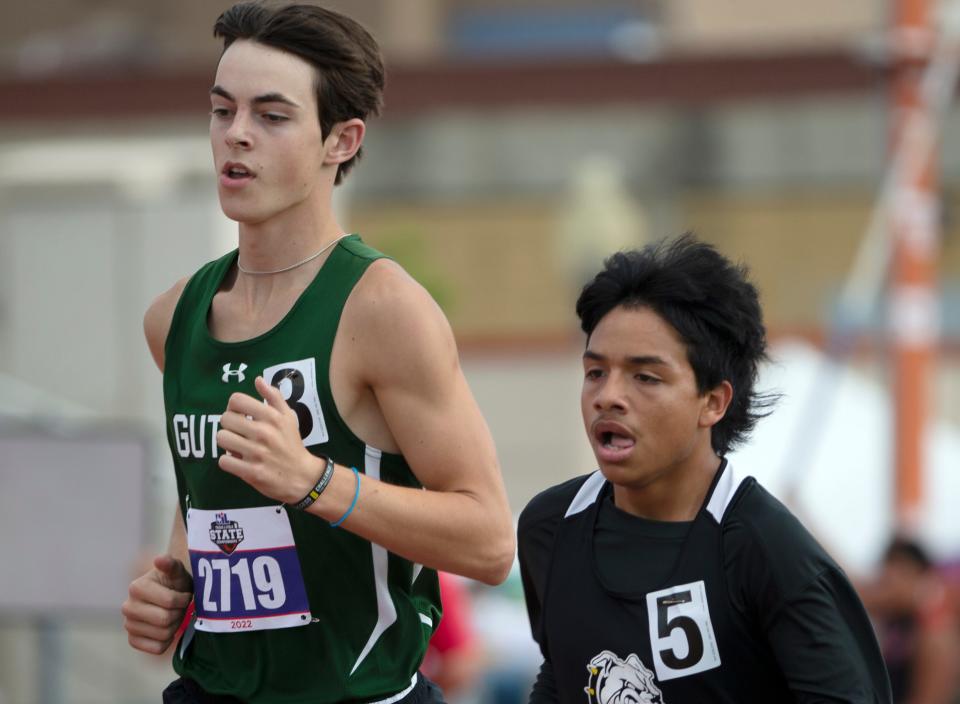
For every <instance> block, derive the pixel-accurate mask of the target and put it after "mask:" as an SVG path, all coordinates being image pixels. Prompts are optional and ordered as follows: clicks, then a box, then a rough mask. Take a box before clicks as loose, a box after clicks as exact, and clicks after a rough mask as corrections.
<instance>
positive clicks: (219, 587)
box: [123, 2, 514, 704]
mask: <svg viewBox="0 0 960 704" xmlns="http://www.w3.org/2000/svg"><path fill="white" fill-rule="evenodd" d="M214 34H215V36H217V37H218V38H220V39H222V41H223V53H222V55H221V57H220V62H219V64H218V66H217V72H216V78H215V79H214V83H213V86H212V88H211V89H210V108H211V109H210V142H211V147H212V151H213V160H214V164H215V174H216V176H217V184H218V195H219V198H220V206H221V208H222V210H223V212H224V214H225V215H227V217H229V218H230V219H232V220H234V221H236V222H237V223H238V228H237V231H238V245H239V246H238V248H237V249H236V250H235V251H232V252H229V253H227V254H225V255H224V256H222V257H220V258H218V259H217V260H215V261H213V262H210V263H209V264H207V265H205V266H203V267H202V268H201V269H200V270H199V271H197V272H196V273H195V274H194V275H193V276H191V277H189V278H185V279H182V280H181V281H179V282H178V283H177V284H175V285H174V286H173V287H172V288H171V289H170V290H168V291H167V292H166V293H163V294H161V295H160V296H159V297H158V298H157V299H156V300H155V301H154V302H153V304H151V306H150V308H149V310H148V311H147V314H146V316H145V318H144V328H145V332H146V337H147V343H148V345H149V347H150V351H151V353H152V354H153V357H154V359H155V360H156V362H157V365H158V367H159V368H160V369H161V370H162V371H163V372H164V379H163V390H164V402H165V405H166V419H167V434H168V440H169V444H170V450H171V454H172V456H173V461H174V470H175V472H176V478H177V490H178V498H179V501H178V504H177V511H176V515H175V517H174V522H173V530H172V533H171V537H170V544H169V548H168V551H167V554H165V555H162V556H160V557H158V558H156V559H155V560H154V565H153V569H151V570H150V571H149V572H147V573H146V574H144V575H143V576H141V577H139V578H138V579H136V580H135V581H134V582H133V583H132V584H131V585H130V589H129V598H128V599H127V601H126V602H125V604H124V606H123V613H124V616H125V618H126V620H125V627H126V629H127V632H128V639H129V641H130V644H131V645H132V646H133V647H135V648H138V649H140V650H144V651H146V652H150V653H162V652H164V651H165V650H166V649H167V648H168V647H169V646H170V643H171V641H172V639H173V637H174V635H175V633H176V631H177V627H178V625H179V624H180V623H181V622H182V620H183V618H184V613H185V610H186V607H187V606H188V605H189V604H190V602H191V600H192V601H193V604H194V609H195V610H194V613H195V616H194V618H192V619H191V621H190V624H189V627H188V628H187V629H186V632H185V634H184V636H183V638H182V639H181V641H180V642H179V644H178V646H177V647H176V650H175V653H174V657H173V664H174V668H175V670H176V671H177V673H178V674H179V675H180V676H181V679H180V680H177V681H176V682H174V683H173V684H171V686H170V687H168V688H167V691H166V692H165V693H164V701H165V702H168V703H169V704H181V703H182V702H192V703H196V702H211V701H216V702H237V701H243V702H249V703H253V704H257V703H262V704H333V703H335V702H353V703H356V704H359V703H361V702H363V703H368V704H369V703H378V704H426V702H430V701H433V700H435V699H436V698H437V696H436V688H432V687H431V686H430V685H429V684H428V683H427V682H425V680H424V679H423V678H422V677H421V676H420V675H418V666H419V664H420V662H421V660H422V658H423V654H424V652H425V650H426V647H427V643H428V641H429V639H430V636H431V634H432V633H433V631H434V630H435V629H436V627H437V625H438V622H439V617H440V598H439V587H438V583H437V575H436V571H435V570H436V569H443V570H446V571H449V572H454V573H457V574H462V575H465V576H468V577H471V578H474V579H478V580H481V581H484V582H488V583H497V582H500V581H502V580H503V579H504V578H505V577H506V575H507V572H508V571H509V569H510V564H511V563H512V561H513V557H514V534H513V530H512V521H511V519H510V510H509V505H508V503H507V500H506V492H505V491H504V487H503V482H502V479H501V476H500V468H499V464H498V462H497V458H496V451H495V448H494V445H493V441H492V438H491V436H490V432H489V430H488V428H487V426H486V423H485V422H484V419H483V417H482V415H481V414H480V411H479V408H478V407H477V404H476V402H475V401H474V398H473V396H472V394H471V392H470V389H469V387H468V385H467V383H466V380H465V379H464V377H463V373H462V371H461V369H460V366H459V360H458V357H457V351H456V344H455V342H454V339H453V335H452V333H451V330H450V327H449V324H448V323H447V321H446V319H445V318H444V316H443V313H442V312H441V310H440V309H439V307H438V306H437V305H436V303H435V302H434V301H433V300H432V299H431V298H430V296H429V294H427V292H426V291H425V290H424V289H423V288H422V287H421V286H420V285H419V284H417V283H416V282H415V281H413V279H412V278H411V277H410V276H409V275H407V274H406V272H404V271H403V269H401V268H400V266H399V265H398V264H397V263H395V262H393V261H391V260H390V259H389V258H386V257H384V256H383V255H382V254H380V253H379V252H376V251H374V250H373V249H371V248H370V247H368V246H367V245H365V244H364V243H363V242H362V241H361V240H360V238H359V236H357V235H347V234H346V233H345V232H344V231H343V230H342V228H341V227H340V225H339V224H338V223H337V220H336V217H335V216H334V213H333V208H332V202H331V201H332V194H333V189H334V186H335V184H338V183H340V181H341V180H342V178H343V177H344V175H345V174H346V173H347V172H348V171H349V170H350V168H351V167H352V166H353V165H354V164H355V163H356V160H357V158H358V157H359V155H360V148H361V144H362V142H363V137H364V134H365V130H366V122H365V121H366V120H367V119H368V117H369V116H371V115H374V114H376V113H377V112H378V110H379V108H380V102H381V96H382V90H383V84H384V71H383V65H382V62H381V59H380V54H379V50H378V48H377V45H376V42H375V41H374V40H373V38H372V37H371V36H370V35H369V34H368V33H367V32H366V30H365V29H363V27H361V26H360V25H359V24H357V23H356V22H354V21H353V20H351V19H349V18H348V17H345V16H343V15H341V14H338V13H334V12H331V11H329V10H326V9H324V8H321V7H318V6H316V5H308V4H303V5H285V6H278V5H276V4H269V5H267V4H259V3H249V2H247V3H240V4H238V5H235V6H234V7H232V8H230V9H228V10H227V11H226V12H224V13H223V14H222V15H221V16H220V18H219V19H218V20H217V22H216V24H215V26H214Z"/></svg>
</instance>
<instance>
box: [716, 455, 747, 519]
mask: <svg viewBox="0 0 960 704" xmlns="http://www.w3.org/2000/svg"><path fill="white" fill-rule="evenodd" d="M747 476H749V475H746V474H741V473H740V472H737V471H735V470H734V469H733V465H732V464H730V462H729V461H728V462H727V466H726V468H725V469H724V470H723V474H721V475H720V479H718V480H717V486H716V487H714V489H713V496H711V497H710V501H709V503H707V511H709V512H710V515H711V516H713V519H714V520H715V521H716V522H717V523H722V522H723V514H724V513H726V511H727V507H728V506H729V505H730V502H731V501H733V496H734V494H736V493H737V489H739V488H740V485H741V484H743V480H744V479H746V478H747Z"/></svg>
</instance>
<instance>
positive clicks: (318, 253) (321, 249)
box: [237, 234, 349, 276]
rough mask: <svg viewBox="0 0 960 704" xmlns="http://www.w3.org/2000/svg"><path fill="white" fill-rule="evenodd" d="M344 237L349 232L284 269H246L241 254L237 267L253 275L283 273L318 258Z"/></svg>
mask: <svg viewBox="0 0 960 704" xmlns="http://www.w3.org/2000/svg"><path fill="white" fill-rule="evenodd" d="M344 237H349V235H348V234H345V235H340V236H339V237H337V238H336V239H335V240H331V241H330V242H327V244H325V245H323V247H321V248H320V251H319V252H316V253H314V254H311V255H310V256H309V257H307V258H306V259H303V260H301V261H299V262H297V263H296V264H291V265H290V266H285V267H284V268H282V269H274V270H273V271H251V270H250V269H244V268H243V267H242V266H241V265H240V257H239V255H238V256H237V268H238V269H239V270H240V271H242V272H243V273H244V274H250V275H251V276H267V275H269V274H282V273H283V272H285V271H290V270H291V269H296V268H297V267H298V266H303V265H304V264H306V263H307V262H312V261H313V260H314V259H316V258H317V257H319V256H320V255H321V254H323V253H324V252H326V251H327V250H328V249H330V248H331V247H332V246H333V245H335V244H336V243H337V242H339V241H340V240H342V239H343V238H344Z"/></svg>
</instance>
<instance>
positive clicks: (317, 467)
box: [217, 376, 324, 504]
mask: <svg viewBox="0 0 960 704" xmlns="http://www.w3.org/2000/svg"><path fill="white" fill-rule="evenodd" d="M254 386H256V389H257V391H258V392H260V395H261V396H263V399H264V400H265V401H266V403H262V402H260V401H258V400H257V399H255V398H253V397H252V396H248V395H247V394H242V393H234V394H232V395H231V396H230V400H229V401H228V402H227V408H226V410H225V411H224V413H223V415H222V416H221V418H220V430H219V431H218V432H217V444H218V445H219V446H220V447H222V448H223V449H224V450H226V452H225V453H224V454H222V455H220V458H219V459H218V463H219V464H220V469H222V470H224V471H225V472H229V473H230V474H233V475H234V476H236V477H237V478H239V479H242V480H243V481H244V482H246V483H247V484H249V485H250V486H252V487H253V488H254V489H256V490H257V491H259V492H260V493H261V494H263V495H264V496H269V497H270V498H271V499H276V500H277V501H281V502H283V503H289V504H293V503H296V502H298V501H300V499H302V498H303V497H304V496H306V495H307V492H309V491H310V489H312V488H313V485H314V484H315V483H316V481H317V479H318V478H319V477H320V475H321V474H322V473H323V468H324V460H323V459H321V458H319V457H316V456H315V455H312V454H310V452H309V451H307V449H306V448H305V447H304V446H303V441H302V440H301V438H300V429H299V425H298V423H297V414H296V413H294V411H293V410H292V409H291V408H290V407H289V406H288V405H287V402H286V401H284V399H283V395H282V394H281V393H280V390H279V389H278V388H276V387H274V386H271V385H270V384H268V383H267V382H266V380H265V379H264V378H263V377H262V376H258V377H257V378H256V380H255V381H254Z"/></svg>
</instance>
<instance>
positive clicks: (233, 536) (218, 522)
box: [210, 511, 243, 555]
mask: <svg viewBox="0 0 960 704" xmlns="http://www.w3.org/2000/svg"><path fill="white" fill-rule="evenodd" d="M210 542H212V543H214V544H215V545H216V546H217V547H218V548H220V549H221V550H222V551H223V552H224V553H225V554H227V555H231V554H233V551H234V550H236V549H237V546H238V545H239V544H240V543H241V542H243V528H241V527H240V524H239V523H237V522H236V521H231V520H228V519H227V514H226V512H225V511H221V512H219V513H217V514H216V516H215V520H214V521H213V523H211V524H210Z"/></svg>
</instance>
